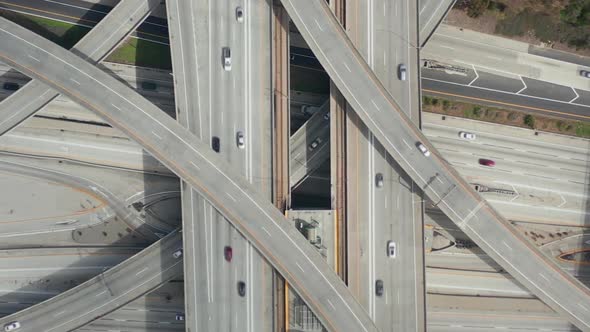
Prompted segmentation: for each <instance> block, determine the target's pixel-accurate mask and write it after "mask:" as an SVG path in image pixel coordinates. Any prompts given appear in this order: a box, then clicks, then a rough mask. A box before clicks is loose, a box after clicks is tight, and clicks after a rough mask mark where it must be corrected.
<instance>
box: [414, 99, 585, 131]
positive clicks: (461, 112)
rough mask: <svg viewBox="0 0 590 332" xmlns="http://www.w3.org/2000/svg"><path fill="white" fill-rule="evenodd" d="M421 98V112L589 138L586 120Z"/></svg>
mask: <svg viewBox="0 0 590 332" xmlns="http://www.w3.org/2000/svg"><path fill="white" fill-rule="evenodd" d="M422 98H423V99H422V100H423V103H422V110H423V111H424V112H431V113H438V114H445V115H451V116H457V117H462V118H468V119H474V120H479V121H485V122H492V123H498V124H502V125H508V126H514V127H521V128H529V129H535V130H538V131H539V130H542V131H546V132H552V133H557V134H562V135H569V136H577V137H582V138H590V122H583V121H574V120H567V119H558V118H553V117H547V116H542V115H537V114H535V115H533V114H528V113H526V112H521V111H516V110H506V109H501V108H496V107H488V106H485V105H476V104H471V103H465V102H461V101H455V100H448V99H440V98H438V100H439V101H440V102H438V103H437V105H434V103H433V102H432V101H433V100H434V99H437V98H434V97H432V96H422Z"/></svg>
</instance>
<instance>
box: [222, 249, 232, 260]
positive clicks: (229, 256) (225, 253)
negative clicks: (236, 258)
mask: <svg viewBox="0 0 590 332" xmlns="http://www.w3.org/2000/svg"><path fill="white" fill-rule="evenodd" d="M223 256H224V257H225V260H226V261H228V262H231V259H232V257H233V250H232V248H231V247H230V246H226V247H225V248H223Z"/></svg>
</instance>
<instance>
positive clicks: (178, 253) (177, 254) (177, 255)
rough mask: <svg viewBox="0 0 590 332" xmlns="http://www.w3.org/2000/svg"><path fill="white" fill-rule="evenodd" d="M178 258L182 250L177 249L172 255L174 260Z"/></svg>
mask: <svg viewBox="0 0 590 332" xmlns="http://www.w3.org/2000/svg"><path fill="white" fill-rule="evenodd" d="M180 256H182V249H178V250H176V251H175V252H174V253H173V254H172V257H174V258H179V257H180Z"/></svg>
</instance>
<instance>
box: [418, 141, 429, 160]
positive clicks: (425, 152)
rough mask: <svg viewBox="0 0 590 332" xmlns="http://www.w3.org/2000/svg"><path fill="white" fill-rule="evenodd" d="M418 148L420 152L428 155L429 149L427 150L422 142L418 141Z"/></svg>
mask: <svg viewBox="0 0 590 332" xmlns="http://www.w3.org/2000/svg"><path fill="white" fill-rule="evenodd" d="M418 149H420V151H421V152H422V154H423V155H424V156H425V157H428V156H430V151H428V149H427V148H426V147H425V146H424V144H422V143H418Z"/></svg>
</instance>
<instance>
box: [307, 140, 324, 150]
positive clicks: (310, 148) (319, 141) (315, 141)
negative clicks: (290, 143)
mask: <svg viewBox="0 0 590 332" xmlns="http://www.w3.org/2000/svg"><path fill="white" fill-rule="evenodd" d="M321 142H322V139H321V138H319V137H318V138H316V139H315V140H314V141H313V142H311V144H310V145H309V151H313V150H314V149H315V148H317V147H318V145H320V143H321Z"/></svg>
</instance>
